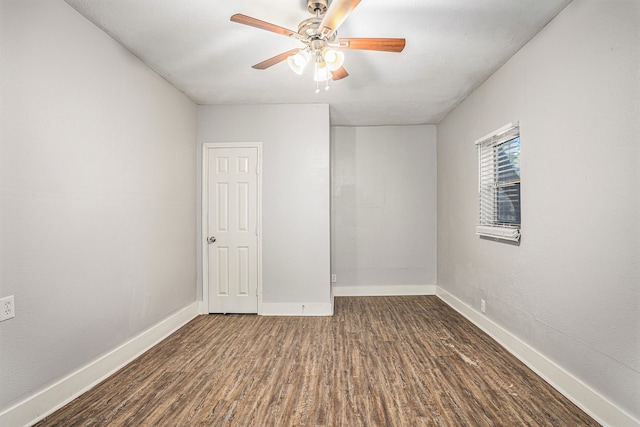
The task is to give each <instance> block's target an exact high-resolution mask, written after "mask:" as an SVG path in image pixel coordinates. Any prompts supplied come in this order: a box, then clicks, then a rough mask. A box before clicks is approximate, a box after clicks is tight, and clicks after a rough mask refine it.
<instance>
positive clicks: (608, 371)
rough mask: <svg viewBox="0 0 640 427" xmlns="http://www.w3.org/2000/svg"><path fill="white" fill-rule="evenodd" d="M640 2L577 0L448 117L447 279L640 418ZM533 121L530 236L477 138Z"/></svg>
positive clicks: (441, 181)
mask: <svg viewBox="0 0 640 427" xmlns="http://www.w3.org/2000/svg"><path fill="white" fill-rule="evenodd" d="M638 28H640V2H637V1H632V0H615V1H610V2H604V1H598V0H576V1H574V2H573V3H572V4H570V5H569V6H568V7H567V8H566V9H565V10H564V11H563V12H561V13H560V15H559V16H558V17H556V19H555V20H553V21H552V22H551V23H550V24H549V25H548V26H547V27H546V28H545V29H543V31H542V32H541V33H539V34H538V36H536V37H535V38H534V39H533V40H532V41H531V42H529V43H528V44H527V45H526V46H525V47H524V48H523V49H522V50H521V51H520V52H519V53H518V54H517V55H515V56H514V57H513V58H512V59H511V60H510V61H509V62H508V63H507V64H506V65H505V66H504V67H502V68H501V69H500V70H499V71H498V72H497V73H495V74H494V75H493V76H492V77H491V78H490V79H489V80H487V81H486V82H485V83H484V84H483V85H482V86H481V87H480V88H479V89H478V90H476V91H475V92H474V93H473V94H472V95H471V96H470V97H469V98H468V99H467V100H466V101H465V102H463V103H462V104H461V105H460V106H458V107H457V108H456V109H455V110H454V111H453V112H452V113H450V114H449V115H448V116H447V117H446V118H445V119H444V120H443V121H442V122H441V123H440V124H439V126H438V282H439V283H438V284H439V286H440V287H442V288H444V289H445V290H446V291H447V292H449V293H451V294H453V295H455V296H456V297H457V298H459V299H461V300H462V301H463V302H465V303H467V304H469V305H471V306H473V307H475V308H476V310H479V306H480V299H481V298H484V299H486V301H487V312H486V316H487V317H488V318H490V319H491V320H493V321H494V322H496V323H498V324H499V325H501V326H502V327H504V328H506V329H507V330H509V331H510V332H511V333H513V334H514V335H516V336H517V337H519V338H520V339H521V340H523V341H525V342H526V343H528V344H529V345H530V346H532V347H533V348H535V349H536V350H538V351H539V352H541V353H542V354H544V355H545V356H547V357H548V358H549V359H551V360H552V361H553V362H555V363H557V364H558V365H560V366H562V367H564V369H566V370H567V371H569V372H570V373H571V374H572V375H574V376H575V377H577V378H578V379H579V380H581V381H583V382H584V383H585V384H586V385H587V386H589V387H591V388H592V389H594V390H595V391H596V392H598V393H600V394H601V395H602V396H604V397H605V398H606V399H607V400H609V401H610V402H612V403H613V404H614V405H617V406H618V407H619V408H620V409H622V410H623V411H626V412H627V413H629V414H632V415H633V416H634V417H635V418H636V420H638V419H640V404H639V402H640V286H639V284H640V228H639V227H640V225H639V224H640V221H639V218H640V216H639V212H640V210H639V208H640V206H639V194H640V193H639V191H638V188H640V179H639V173H638V170H639V169H640V153H639V150H640V143H639V141H640V120H639V117H640V104H639V102H638V100H639V99H640V79H639V78H638V76H639V74H638V72H639V69H640V40H639V33H638ZM513 120H519V121H520V125H521V141H522V149H521V150H522V151H521V167H522V233H523V236H522V243H521V245H520V246H519V247H518V246H512V245H508V244H502V243H497V242H494V241H490V240H483V239H479V238H478V237H477V236H475V235H474V226H475V224H476V219H477V208H478V201H477V176H476V174H477V160H476V152H475V147H474V144H473V141H475V140H476V139H477V138H479V137H481V136H483V135H486V134H487V133H489V132H491V131H492V130H494V129H497V128H499V127H500V126H502V125H504V124H506V123H507V122H510V121H513Z"/></svg>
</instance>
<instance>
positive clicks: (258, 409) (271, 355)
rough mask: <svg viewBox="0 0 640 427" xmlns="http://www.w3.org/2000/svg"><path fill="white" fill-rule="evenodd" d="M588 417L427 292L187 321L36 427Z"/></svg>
mask: <svg viewBox="0 0 640 427" xmlns="http://www.w3.org/2000/svg"><path fill="white" fill-rule="evenodd" d="M107 425H108V426H597V425H598V424H597V423H596V422H595V421H594V420H593V419H591V418H590V417H588V416H587V415H586V414H585V413H584V412H582V411H580V409H578V408H577V407H576V406H575V405H573V404H572V403H571V402H569V401H568V400H567V399H566V398H564V397H563V396H562V395H560V394H559V393H558V392H557V391H555V390H554V389H553V388H552V387H551V386H549V385H548V384H547V383H546V382H544V381H543V380H542V379H540V378H539V377H537V376H536V375H535V374H534V373H533V372H532V371H531V370H529V369H528V368H527V367H525V366H524V365H523V364H522V363H520V362H519V361H518V360H517V359H515V358H514V357H513V356H511V355H510V354H509V353H508V352H507V351H506V350H504V349H503V348H502V347H500V346H499V345H498V344H497V343H496V342H494V341H493V340H492V339H491V338H489V337H488V336H487V335H486V334H484V333H483V332H481V331H480V330H479V329H478V328H476V327H475V326H473V325H472V324H471V323H470V322H468V321H467V320H466V319H464V318H463V317H462V316H460V315H459V314H458V313H456V312H455V311H454V310H452V309H451V308H450V307H448V306H447V305H446V304H445V303H443V302H442V301H440V300H439V299H438V298H437V297H434V296H417V297H339V298H336V300H335V315H334V316H333V317H258V316H251V315H207V316H199V317H197V318H196V319H194V320H193V321H191V322H190V323H188V324H187V325H185V326H184V327H183V328H181V329H180V330H179V331H177V332H176V333H175V334H173V335H172V336H170V337H169V338H167V339H166V340H165V341H163V342H162V343H161V344H159V345H158V346H156V347H154V348H153V349H151V350H149V351H148V352H147V353H145V354H144V355H142V356H141V357H139V358H138V359H136V360H135V361H133V362H132V363H131V364H129V365H127V366H126V367H124V368H123V369H122V370H120V371H119V372H118V373H116V374H115V375H113V376H112V377H110V378H108V379H107V380H105V381H104V382H103V383H101V384H100V385H98V386H97V387H95V388H93V389H92V390H90V391H88V392H87V393H85V394H84V395H82V396H81V397H79V398H78V399H76V400H74V401H73V402H71V403H69V404H68V405H67V406H65V407H64V408H62V409H60V410H59V411H57V412H55V413H54V414H52V415H50V416H49V417H47V418H46V419H44V420H43V421H41V422H40V423H38V424H37V426H40V427H42V426H65V427H66V426H107Z"/></svg>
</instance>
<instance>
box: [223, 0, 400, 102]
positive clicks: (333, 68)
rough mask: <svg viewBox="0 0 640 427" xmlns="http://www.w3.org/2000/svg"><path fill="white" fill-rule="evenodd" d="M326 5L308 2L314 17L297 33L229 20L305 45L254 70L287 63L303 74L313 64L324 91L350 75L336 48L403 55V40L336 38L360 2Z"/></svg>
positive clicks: (322, 1) (239, 18) (241, 17)
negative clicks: (338, 31)
mask: <svg viewBox="0 0 640 427" xmlns="http://www.w3.org/2000/svg"><path fill="white" fill-rule="evenodd" d="M328 2H329V0H307V9H308V10H309V12H310V13H312V14H313V15H314V16H313V17H311V18H308V19H305V20H304V21H302V22H300V24H299V25H298V31H297V32H295V31H292V30H289V29H287V28H283V27H280V26H278V25H275V24H271V23H269V22H265V21H261V20H259V19H256V18H252V17H250V16H246V15H242V14H239V13H237V14H235V15H233V16H232V17H231V21H233V22H237V23H239V24H244V25H250V26H252V27H256V28H260V29H262V30H267V31H271V32H274V33H276V34H281V35H283V36H287V37H291V38H294V39H297V40H299V41H301V42H302V43H303V44H304V45H305V46H304V47H302V48H296V49H291V50H289V51H287V52H283V53H281V54H279V55H276V56H274V57H273V58H269V59H267V60H265V61H262V62H260V63H258V64H255V65H254V66H253V68H255V69H257V70H264V69H267V68H269V67H271V66H273V65H275V64H278V63H280V62H282V61H285V60H286V61H287V63H288V64H289V66H290V67H291V69H292V70H293V71H294V72H296V73H297V74H302V72H303V71H304V69H305V68H306V66H307V64H309V63H312V64H313V68H314V70H313V73H314V80H315V81H316V82H321V81H322V82H326V86H325V89H328V88H329V80H340V79H343V78H345V77H347V76H348V75H349V73H347V70H345V69H344V67H343V66H342V64H343V62H344V53H343V52H341V51H340V50H339V49H362V50H377V51H384V52H402V50H403V49H404V46H405V43H406V42H405V39H399V38H338V36H337V33H336V30H337V29H338V28H339V27H340V25H342V23H343V22H344V21H345V20H346V19H347V18H348V17H349V14H350V13H351V12H352V11H353V10H354V9H355V8H356V6H358V4H359V3H360V0H333V1H332V2H331V4H330V5H328ZM317 92H319V88H318V83H316V93H317Z"/></svg>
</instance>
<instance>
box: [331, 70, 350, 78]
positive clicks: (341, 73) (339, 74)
mask: <svg viewBox="0 0 640 427" xmlns="http://www.w3.org/2000/svg"><path fill="white" fill-rule="evenodd" d="M348 75H349V73H347V70H345V69H344V67H340V68H338V69H337V70H335V71H332V72H331V77H332V78H333V80H334V81H335V80H340V79H344V78H345V77H347V76H348Z"/></svg>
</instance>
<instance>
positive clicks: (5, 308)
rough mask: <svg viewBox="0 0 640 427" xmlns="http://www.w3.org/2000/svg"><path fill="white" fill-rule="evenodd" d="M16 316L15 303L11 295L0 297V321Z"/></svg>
mask: <svg viewBox="0 0 640 427" xmlns="http://www.w3.org/2000/svg"><path fill="white" fill-rule="evenodd" d="M12 317H16V305H15V303H14V301H13V295H11V296H8V297H4V298H0V322H2V321H4V320H9V319H11V318H12Z"/></svg>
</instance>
